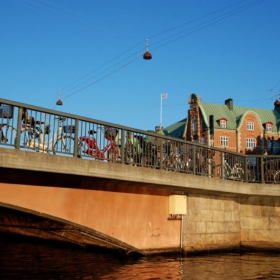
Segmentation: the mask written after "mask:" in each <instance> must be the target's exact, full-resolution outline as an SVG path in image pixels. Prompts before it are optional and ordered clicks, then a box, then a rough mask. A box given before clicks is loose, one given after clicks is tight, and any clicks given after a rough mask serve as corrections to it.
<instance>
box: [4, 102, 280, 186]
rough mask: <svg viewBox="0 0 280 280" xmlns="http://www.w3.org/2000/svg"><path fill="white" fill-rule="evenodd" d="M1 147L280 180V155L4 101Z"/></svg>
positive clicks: (246, 178) (251, 180)
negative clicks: (236, 150) (227, 148)
mask: <svg viewBox="0 0 280 280" xmlns="http://www.w3.org/2000/svg"><path fill="white" fill-rule="evenodd" d="M0 148H10V149H19V150H24V151H30V152H40V153H48V154H53V155H61V156H68V157H69V156H70V157H78V158H81V159H86V160H98V161H102V162H107V163H108V164H111V163H113V164H115V163H118V164H128V165H134V166H138V167H146V168H153V169H160V170H166V171H174V172H181V173H185V174H193V175H199V176H205V177H209V178H217V179H224V180H236V181H242V182H249V183H279V182H280V171H279V168H280V157H279V156H261V155H243V154H238V153H234V152H229V151H225V150H222V149H218V148H213V147H208V146H205V145H201V144H197V143H194V142H189V141H184V140H180V139H177V138H172V137H168V136H164V135H159V134H156V133H153V132H148V131H143V130H138V129H134V128H130V127H125V126H120V125H116V124H113V123H108V122H103V121H100V120H96V119H90V118H85V117H82V116H77V115H72V114H67V113H63V112H59V111H54V110H49V109H45V108H41V107H36V106H32V105H28V104H23V103H19V102H14V101H10V100H5V99H0Z"/></svg>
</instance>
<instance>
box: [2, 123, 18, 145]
mask: <svg viewBox="0 0 280 280" xmlns="http://www.w3.org/2000/svg"><path fill="white" fill-rule="evenodd" d="M1 131H2V133H1V134H0V136H1V137H0V144H1V145H7V146H14V145H15V143H16V139H17V130H16V129H15V128H14V127H12V126H11V125H8V124H3V125H2V129H1Z"/></svg>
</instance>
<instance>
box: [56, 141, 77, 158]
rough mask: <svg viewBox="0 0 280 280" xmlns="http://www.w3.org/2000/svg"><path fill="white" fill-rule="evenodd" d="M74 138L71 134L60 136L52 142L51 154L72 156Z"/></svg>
mask: <svg viewBox="0 0 280 280" xmlns="http://www.w3.org/2000/svg"><path fill="white" fill-rule="evenodd" d="M74 147H75V140H74V138H73V137H71V136H62V137H60V138H58V139H57V140H56V141H55V143H54V144H53V148H52V151H53V154H55V155H64V156H72V157H73V156H74Z"/></svg>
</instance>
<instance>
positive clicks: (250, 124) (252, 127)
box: [247, 122, 255, 130]
mask: <svg viewBox="0 0 280 280" xmlns="http://www.w3.org/2000/svg"><path fill="white" fill-rule="evenodd" d="M254 129H255V124H254V122H247V130H254Z"/></svg>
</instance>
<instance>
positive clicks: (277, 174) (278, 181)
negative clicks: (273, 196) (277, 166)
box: [274, 170, 280, 184]
mask: <svg viewBox="0 0 280 280" xmlns="http://www.w3.org/2000/svg"><path fill="white" fill-rule="evenodd" d="M274 183H275V184H280V170H277V171H276V172H275V175H274Z"/></svg>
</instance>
